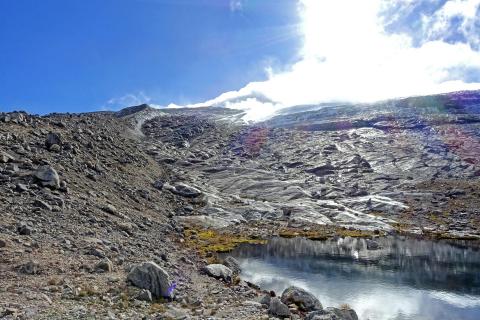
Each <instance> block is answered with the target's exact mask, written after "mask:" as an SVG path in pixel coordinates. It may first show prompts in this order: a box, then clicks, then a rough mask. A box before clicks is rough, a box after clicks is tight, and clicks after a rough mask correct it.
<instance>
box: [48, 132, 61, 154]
mask: <svg viewBox="0 0 480 320" xmlns="http://www.w3.org/2000/svg"><path fill="white" fill-rule="evenodd" d="M54 145H57V146H59V147H60V146H61V145H62V136H61V135H60V134H59V133H55V132H50V133H49V134H47V138H46V139H45V146H46V147H47V149H49V150H50V149H51V147H52V146H54Z"/></svg>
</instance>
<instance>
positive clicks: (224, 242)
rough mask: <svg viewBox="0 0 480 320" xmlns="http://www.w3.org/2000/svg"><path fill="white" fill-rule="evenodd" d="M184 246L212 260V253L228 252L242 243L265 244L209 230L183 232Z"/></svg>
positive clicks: (240, 236)
mask: <svg viewBox="0 0 480 320" xmlns="http://www.w3.org/2000/svg"><path fill="white" fill-rule="evenodd" d="M185 238H186V241H185V243H186V245H187V246H188V247H190V248H192V249H195V250H197V251H198V252H199V253H200V254H201V255H202V256H204V257H207V258H214V257H213V256H212V253H224V252H230V251H232V250H233V249H235V247H237V246H238V245H240V244H242V243H255V244H262V243H266V241H265V240H262V239H254V238H251V237H248V236H243V235H233V234H227V233H220V232H218V231H215V230H211V229H204V230H195V229H186V230H185Z"/></svg>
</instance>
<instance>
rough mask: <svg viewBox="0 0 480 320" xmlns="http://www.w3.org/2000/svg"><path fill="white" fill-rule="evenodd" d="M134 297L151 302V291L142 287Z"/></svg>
mask: <svg viewBox="0 0 480 320" xmlns="http://www.w3.org/2000/svg"><path fill="white" fill-rule="evenodd" d="M135 299H137V300H140V301H147V302H152V301H153V298H152V293H151V292H150V291H149V290H147V289H142V290H141V291H140V292H139V293H138V294H137V295H136V296H135Z"/></svg>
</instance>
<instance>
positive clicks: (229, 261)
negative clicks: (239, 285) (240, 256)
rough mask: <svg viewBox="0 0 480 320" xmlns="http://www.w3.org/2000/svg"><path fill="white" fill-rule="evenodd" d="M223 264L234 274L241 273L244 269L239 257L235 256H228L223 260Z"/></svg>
mask: <svg viewBox="0 0 480 320" xmlns="http://www.w3.org/2000/svg"><path fill="white" fill-rule="evenodd" d="M223 264H224V265H225V266H226V267H227V268H229V269H230V270H232V272H233V274H234V275H239V274H240V272H241V271H242V269H241V268H240V263H239V262H238V260H237V259H235V258H234V257H230V256H229V257H226V258H225V260H224V261H223Z"/></svg>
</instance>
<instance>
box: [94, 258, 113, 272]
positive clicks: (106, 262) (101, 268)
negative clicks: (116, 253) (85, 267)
mask: <svg viewBox="0 0 480 320" xmlns="http://www.w3.org/2000/svg"><path fill="white" fill-rule="evenodd" d="M95 270H96V271H97V272H112V271H113V263H112V261H110V259H108V258H105V259H103V260H102V261H100V262H98V263H97V264H96V265H95Z"/></svg>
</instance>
